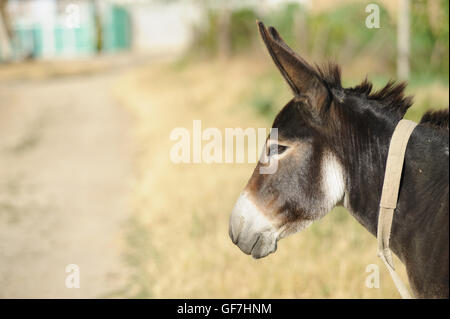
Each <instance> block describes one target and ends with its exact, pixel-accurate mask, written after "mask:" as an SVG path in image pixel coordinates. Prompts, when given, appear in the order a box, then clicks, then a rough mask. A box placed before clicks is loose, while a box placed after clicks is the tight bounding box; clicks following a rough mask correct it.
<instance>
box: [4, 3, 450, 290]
mask: <svg viewBox="0 0 450 319" xmlns="http://www.w3.org/2000/svg"><path fill="white" fill-rule="evenodd" d="M370 3H373V4H377V5H378V7H379V9H380V11H379V13H380V20H379V26H380V27H379V28H368V27H367V26H366V18H367V17H368V16H369V15H370V13H371V12H366V7H367V5H368V4H370ZM448 7H449V4H448V1H446V0H394V1H387V0H385V1H350V0H349V1H344V0H339V1H331V0H314V1H312V0H297V1H293V0H264V1H251V0H241V1H219V0H216V1H207V0H191V1H190V0H167V1H163V0H140V1H139V0H122V1H119V0H116V1H113V0H97V1H87V0H84V1H82V0H78V1H77V0H71V1H64V0H60V1H56V0H20V1H19V0H0V136H1V138H0V297H1V298H17V297H22V298H30V297H40V298H53V297H60V298H79V297H85V298H131V297H133V298H260V297H264V298H280V297H284V298H399V295H398V293H397V292H396V289H395V287H394V284H393V283H392V282H391V279H390V277H389V274H388V273H387V272H386V271H385V269H384V266H383V265H382V263H381V262H380V261H379V260H378V258H377V257H376V239H375V238H374V237H373V236H372V235H370V234H369V233H368V232H367V231H366V230H365V229H364V228H363V227H362V226H360V225H359V224H358V223H357V222H356V220H354V219H353V217H351V216H350V215H349V213H348V212H347V211H346V210H345V209H343V208H336V209H335V210H333V211H332V212H331V213H330V214H328V215H327V216H326V217H325V218H323V219H322V220H320V221H319V222H316V223H315V224H314V225H312V226H311V227H310V228H308V229H306V230H305V231H303V232H302V233H301V234H297V235H294V236H291V237H289V238H287V239H283V240H282V241H280V242H279V245H278V251H277V252H276V253H275V254H273V255H270V256H268V257H267V258H264V259H260V260H253V259H252V258H251V257H249V256H247V255H244V254H243V253H242V252H241V251H240V250H239V249H238V248H237V247H236V246H234V245H233V244H232V242H231V240H230V239H229V237H228V218H229V214H230V213H231V209H232V207H233V204H234V201H235V200H236V199H237V197H238V195H239V193H240V192H241V190H242V189H243V187H244V186H245V184H246V182H247V180H248V178H249V177H250V175H251V173H252V171H253V168H254V164H174V163H172V162H171V161H170V158H169V152H170V148H171V146H172V145H173V141H170V139H169V136H170V132H171V131H172V130H173V129H174V128H177V127H185V128H187V129H188V130H190V131H191V130H192V121H193V120H202V127H203V128H207V127H217V128H219V129H220V130H221V131H222V132H223V130H224V128H226V127H230V128H235V127H242V128H247V127H253V128H261V127H267V128H269V127H270V126H271V123H272V120H273V118H274V116H275V114H276V113H277V112H278V111H279V110H280V109H281V108H282V107H283V106H284V105H285V103H286V102H287V101H288V100H289V99H290V98H291V95H290V94H291V93H290V91H289V88H288V87H287V85H286V84H285V83H284V82H283V80H282V77H281V76H280V74H279V73H278V71H277V70H276V68H275V66H274V65H273V63H272V61H271V59H270V57H269V55H268V54H267V52H266V49H265V47H264V46H263V44H262V42H261V40H260V39H259V35H258V33H257V28H256V24H255V20H256V19H260V20H262V21H263V22H264V23H265V24H266V25H273V26H275V27H276V28H277V29H278V31H279V32H280V33H281V35H282V36H283V37H284V39H285V40H286V42H287V43H288V44H289V45H291V46H292V47H293V48H294V49H295V50H296V51H297V52H299V53H300V54H301V55H302V56H303V57H304V58H306V59H307V60H308V61H310V62H311V63H318V64H321V63H324V62H326V61H330V60H332V61H336V62H338V63H339V64H340V65H341V67H342V70H343V81H344V85H345V86H352V85H355V84H357V83H359V82H360V81H362V80H363V79H364V78H365V77H366V76H367V77H368V78H369V80H371V81H373V83H374V85H375V87H376V88H380V87H382V86H383V85H384V84H385V83H386V82H387V81H388V80H389V79H404V80H407V81H408V82H409V85H408V88H407V91H408V93H409V94H412V95H414V96H415V99H414V100H415V103H414V105H413V107H412V108H411V109H410V110H409V111H408V113H407V118H409V119H413V120H416V121H417V120H419V119H420V117H421V115H422V114H423V113H424V112H425V111H426V110H428V109H433V108H436V109H437V108H447V107H448V99H449V98H448V94H449V90H448V87H449V74H448V72H449V45H448V39H449V8H448ZM68 264H76V265H78V266H79V271H80V288H67V287H66V285H65V280H66V277H67V276H68V275H69V273H66V272H65V267H66V265H68ZM369 264H377V265H379V266H380V271H381V283H380V288H379V289H370V288H367V287H366V285H365V280H366V276H367V275H368V274H369V273H367V272H366V267H367V266H368V265H369ZM397 265H400V264H399V263H398V262H397ZM402 270H403V269H402ZM402 274H403V277H404V271H403V273H402Z"/></svg>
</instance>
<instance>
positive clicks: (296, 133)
mask: <svg viewBox="0 0 450 319" xmlns="http://www.w3.org/2000/svg"><path fill="white" fill-rule="evenodd" d="M273 127H274V128H277V129H278V135H279V138H280V139H288V140H296V139H299V138H307V137H311V136H312V135H313V133H314V132H313V128H312V127H311V125H310V124H309V118H308V116H307V114H304V113H303V112H302V111H301V105H298V104H297V102H295V101H294V100H291V101H290V102H289V103H288V104H287V105H286V106H285V107H283V109H282V110H281V111H280V112H279V113H278V115H277V116H276V117H275V120H274V122H273Z"/></svg>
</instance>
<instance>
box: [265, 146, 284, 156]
mask: <svg viewBox="0 0 450 319" xmlns="http://www.w3.org/2000/svg"><path fill="white" fill-rule="evenodd" d="M287 149H288V147H287V146H285V145H280V144H275V143H273V144H270V146H269V148H268V150H267V152H268V154H267V156H270V155H273V154H275V153H277V154H278V155H280V154H282V153H284V151H286V150H287Z"/></svg>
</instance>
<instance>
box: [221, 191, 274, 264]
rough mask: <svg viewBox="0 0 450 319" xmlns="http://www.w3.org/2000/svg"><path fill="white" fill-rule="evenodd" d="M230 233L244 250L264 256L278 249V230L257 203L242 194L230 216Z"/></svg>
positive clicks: (247, 252)
mask: <svg viewBox="0 0 450 319" xmlns="http://www.w3.org/2000/svg"><path fill="white" fill-rule="evenodd" d="M229 235H230V238H231V240H232V242H233V243H234V244H235V245H237V246H238V247H239V248H240V249H241V250H242V252H244V253H245V254H247V255H250V254H251V255H252V256H253V258H262V257H265V256H267V255H269V254H270V253H272V252H274V251H275V250H276V249H277V240H278V238H277V237H278V236H277V231H276V229H275V227H274V226H273V225H272V224H271V223H270V221H269V220H268V219H267V218H266V217H265V216H264V215H263V214H262V213H261V212H260V211H259V210H258V208H257V207H256V205H255V204H254V203H253V202H252V201H251V200H250V199H249V198H248V196H247V194H246V193H244V194H242V195H241V196H240V197H239V199H238V200H237V202H236V205H235V206H234V208H233V211H232V213H231V217H230V228H229Z"/></svg>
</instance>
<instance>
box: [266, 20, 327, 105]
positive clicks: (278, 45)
mask: <svg viewBox="0 0 450 319" xmlns="http://www.w3.org/2000/svg"><path fill="white" fill-rule="evenodd" d="M257 24H258V28H259V33H260V34H261V37H262V39H263V41H264V43H265V45H266V47H267V49H268V50H269V53H270V55H271V57H272V59H273V61H274V62H275V65H276V66H277V67H278V69H279V70H280V72H281V74H282V75H283V77H284V78H285V79H286V81H287V82H288V84H289V86H290V87H291V89H292V90H293V91H294V94H295V95H296V96H300V95H306V96H308V98H309V100H310V102H311V104H312V105H311V106H312V107H313V108H317V109H319V110H320V109H322V108H323V107H325V106H326V104H327V103H328V89H327V87H326V86H325V84H324V82H323V81H322V79H321V78H320V76H319V75H318V74H317V73H316V72H315V71H314V69H313V68H312V67H311V66H310V65H309V64H308V63H307V62H306V61H305V60H303V59H302V58H301V57H300V56H299V55H297V54H296V53H295V52H294V51H293V50H292V49H291V48H290V47H289V46H288V45H287V44H286V43H285V42H284V41H283V39H282V38H281V36H280V35H279V34H278V31H277V30H275V28H273V27H269V28H268V29H267V28H266V27H265V25H264V23H262V22H260V21H257Z"/></svg>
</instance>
